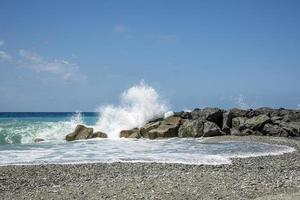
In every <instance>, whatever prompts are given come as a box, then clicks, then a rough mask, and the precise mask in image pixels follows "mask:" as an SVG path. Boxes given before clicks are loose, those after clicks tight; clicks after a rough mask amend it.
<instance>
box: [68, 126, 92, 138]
mask: <svg viewBox="0 0 300 200" xmlns="http://www.w3.org/2000/svg"><path fill="white" fill-rule="evenodd" d="M92 134H93V128H87V127H85V126H84V125H81V124H79V125H77V126H76V128H75V131H74V132H73V133H70V134H68V135H66V140H67V141H73V140H81V139H88V138H90V137H91V135H92Z"/></svg>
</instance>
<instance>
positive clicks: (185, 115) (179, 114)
mask: <svg viewBox="0 0 300 200" xmlns="http://www.w3.org/2000/svg"><path fill="white" fill-rule="evenodd" d="M173 116H174V117H181V118H182V119H192V114H191V112H184V111H180V112H174V115H173Z"/></svg>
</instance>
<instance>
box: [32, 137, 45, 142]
mask: <svg viewBox="0 0 300 200" xmlns="http://www.w3.org/2000/svg"><path fill="white" fill-rule="evenodd" d="M43 141H45V140H44V139H43V138H35V139H34V142H35V143H39V142H43Z"/></svg>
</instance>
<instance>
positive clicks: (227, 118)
mask: <svg viewBox="0 0 300 200" xmlns="http://www.w3.org/2000/svg"><path fill="white" fill-rule="evenodd" d="M231 127H232V113H231V112H230V111H227V112H225V113H223V125H222V131H223V132H225V133H227V134H230V128H231Z"/></svg>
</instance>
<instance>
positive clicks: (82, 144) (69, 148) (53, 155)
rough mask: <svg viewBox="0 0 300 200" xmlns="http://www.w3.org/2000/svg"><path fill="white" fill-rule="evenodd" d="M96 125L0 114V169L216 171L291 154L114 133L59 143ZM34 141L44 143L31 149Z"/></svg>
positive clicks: (282, 149)
mask: <svg viewBox="0 0 300 200" xmlns="http://www.w3.org/2000/svg"><path fill="white" fill-rule="evenodd" d="M99 121H101V117H100V116H99V113H91V112H90V113H0V165H18V164H47V163H56V164H67V163H97V162H158V163H183V164H210V165H219V164H230V163H231V159H232V158H236V157H251V156H264V155H278V154H283V153H288V152H292V151H294V149H293V148H291V147H288V146H280V145H270V144H263V143H253V142H234V141H232V142H218V143H208V142H207V138H198V139H181V138H172V139H158V140H148V139H138V140H136V139H122V138H117V137H115V133H112V136H113V137H110V138H107V139H100V138H98V139H89V140H81V141H74V142H66V141H65V140H64V138H65V135H66V134H68V133H70V132H72V131H74V129H75V127H76V125H77V124H85V125H87V126H91V127H94V128H95V129H97V128H99ZM102 121H103V120H102ZM101 123H103V122H101ZM104 127H105V126H104ZM106 127H109V126H107V125H106ZM108 130H114V131H115V129H108ZM36 138H43V139H45V141H44V142H40V143H34V140H35V139H36Z"/></svg>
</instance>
